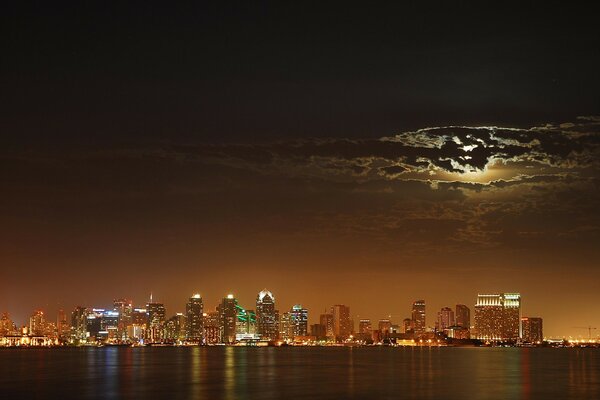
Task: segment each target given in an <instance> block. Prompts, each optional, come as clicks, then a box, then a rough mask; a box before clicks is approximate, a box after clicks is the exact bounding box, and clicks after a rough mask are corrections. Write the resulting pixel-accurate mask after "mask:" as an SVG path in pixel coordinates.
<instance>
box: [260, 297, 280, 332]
mask: <svg viewBox="0 0 600 400" xmlns="http://www.w3.org/2000/svg"><path fill="white" fill-rule="evenodd" d="M278 314H279V312H278V311H277V310H276V309H275V296H273V293H271V292H269V291H268V290H267V289H265V290H262V291H261V292H260V293H258V296H257V297H256V325H257V331H258V334H259V335H260V337H261V339H264V340H276V339H277V338H278V337H279V321H278V319H279V318H278Z"/></svg>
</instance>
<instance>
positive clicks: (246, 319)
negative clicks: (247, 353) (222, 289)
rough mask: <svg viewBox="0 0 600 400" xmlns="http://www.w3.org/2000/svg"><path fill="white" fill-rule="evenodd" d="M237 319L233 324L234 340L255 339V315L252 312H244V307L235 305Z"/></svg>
mask: <svg viewBox="0 0 600 400" xmlns="http://www.w3.org/2000/svg"><path fill="white" fill-rule="evenodd" d="M235 307H236V309H237V319H236V322H235V334H236V340H242V339H244V338H248V337H249V336H250V335H251V336H252V338H256V313H255V312H254V310H246V309H245V308H244V307H242V306H240V305H239V304H237V303H236V305H235Z"/></svg>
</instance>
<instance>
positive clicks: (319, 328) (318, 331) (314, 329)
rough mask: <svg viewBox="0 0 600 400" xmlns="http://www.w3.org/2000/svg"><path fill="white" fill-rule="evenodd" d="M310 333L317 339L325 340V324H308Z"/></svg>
mask: <svg viewBox="0 0 600 400" xmlns="http://www.w3.org/2000/svg"><path fill="white" fill-rule="evenodd" d="M310 335H311V336H314V337H315V339H317V340H325V338H326V337H327V336H326V335H325V326H324V325H321V324H312V325H311V326H310Z"/></svg>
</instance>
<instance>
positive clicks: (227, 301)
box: [219, 294, 238, 344]
mask: <svg viewBox="0 0 600 400" xmlns="http://www.w3.org/2000/svg"><path fill="white" fill-rule="evenodd" d="M236 306H237V300H236V298H235V297H233V295H232V294H228V295H227V296H226V297H224V298H223V300H222V301H221V304H220V305H219V316H220V324H219V329H220V335H219V336H220V338H221V343H226V344H231V343H235V335H236V329H237V314H238V310H237V307H236Z"/></svg>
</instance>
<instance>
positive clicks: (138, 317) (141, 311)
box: [127, 308, 148, 342]
mask: <svg viewBox="0 0 600 400" xmlns="http://www.w3.org/2000/svg"><path fill="white" fill-rule="evenodd" d="M147 327H148V310H146V309H145V308H134V309H133V311H132V312H131V324H130V325H129V326H128V327H127V337H128V338H129V340H132V341H134V342H142V341H144V340H145V339H146V328H147Z"/></svg>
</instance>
